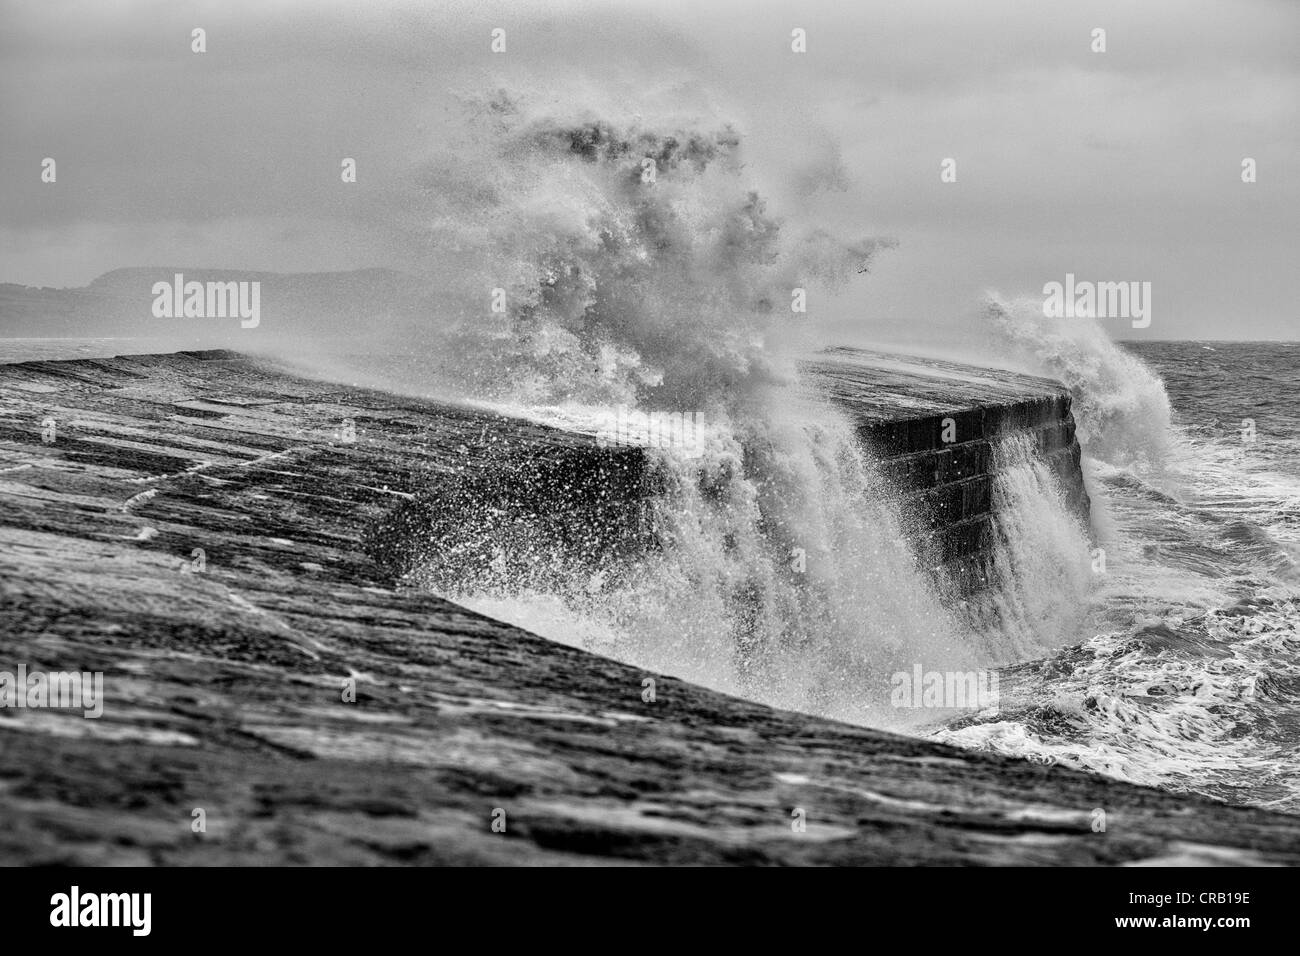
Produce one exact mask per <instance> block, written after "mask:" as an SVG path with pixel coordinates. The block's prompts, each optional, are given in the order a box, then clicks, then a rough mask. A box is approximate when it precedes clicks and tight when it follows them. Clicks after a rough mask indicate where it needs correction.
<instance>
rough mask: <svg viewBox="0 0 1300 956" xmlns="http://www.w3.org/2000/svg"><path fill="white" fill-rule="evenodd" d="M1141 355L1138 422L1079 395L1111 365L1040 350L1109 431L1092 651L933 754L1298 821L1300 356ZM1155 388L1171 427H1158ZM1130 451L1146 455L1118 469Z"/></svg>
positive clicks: (1009, 694)
mask: <svg viewBox="0 0 1300 956" xmlns="http://www.w3.org/2000/svg"><path fill="white" fill-rule="evenodd" d="M1123 348H1124V350H1125V351H1126V352H1127V353H1129V355H1131V356H1135V357H1137V358H1138V359H1140V360H1141V362H1142V363H1144V364H1145V366H1146V368H1147V369H1149V370H1150V374H1147V375H1142V374H1138V373H1140V372H1141V368H1140V367H1138V368H1137V370H1136V371H1135V372H1133V373H1132V374H1130V375H1128V376H1124V377H1121V378H1122V381H1121V380H1114V381H1106V387H1105V392H1106V396H1107V397H1108V398H1109V399H1113V400H1114V403H1118V404H1119V405H1121V406H1123V405H1125V403H1127V407H1124V408H1123V410H1122V412H1123V413H1122V414H1111V412H1113V411H1114V407H1111V408H1109V409H1107V410H1104V413H1103V411H1102V410H1098V409H1097V408H1095V407H1093V406H1095V405H1096V404H1097V399H1098V396H1096V395H1092V396H1089V395H1087V394H1083V395H1079V394H1078V393H1080V392H1086V391H1087V389H1089V388H1092V389H1094V390H1096V389H1098V388H1099V387H1100V386H1101V384H1102V381H1103V380H1104V379H1105V378H1106V377H1105V376H1104V375H1099V374H1098V368H1097V363H1092V362H1080V361H1079V359H1080V357H1081V355H1082V354H1083V353H1082V352H1075V353H1074V354H1071V355H1068V356H1066V355H1064V354H1062V352H1061V351H1059V350H1058V351H1056V352H1054V353H1053V351H1052V350H1051V349H1047V350H1044V349H1039V354H1040V357H1041V358H1043V359H1044V360H1045V365H1046V366H1047V367H1048V368H1049V369H1051V370H1053V371H1056V372H1057V373H1061V374H1062V375H1063V377H1066V378H1070V377H1071V376H1072V373H1071V371H1070V370H1071V369H1073V370H1074V371H1075V372H1076V373H1077V375H1076V376H1075V377H1076V380H1075V381H1074V383H1073V385H1074V387H1075V388H1076V410H1077V411H1078V412H1079V414H1080V419H1081V421H1080V425H1081V430H1084V431H1087V430H1088V426H1091V427H1092V430H1093V434H1092V435H1091V438H1092V441H1091V442H1089V441H1088V440H1087V439H1085V446H1084V447H1085V467H1086V470H1087V474H1088V477H1089V479H1090V483H1091V486H1092V498H1093V509H1094V525H1095V526H1096V528H1097V539H1098V542H1099V543H1100V544H1101V545H1102V547H1103V550H1104V552H1105V555H1104V557H1105V562H1104V568H1103V569H1101V570H1100V571H1099V572H1098V573H1096V574H1095V587H1094V588H1093V589H1092V590H1091V592H1090V595H1089V598H1088V602H1089V605H1090V607H1089V618H1088V624H1087V625H1086V630H1089V631H1092V632H1093V633H1092V636H1091V637H1088V638H1087V639H1086V640H1084V641H1083V642H1082V643H1080V644H1078V645H1075V646H1071V647H1069V648H1067V649H1064V650H1062V651H1060V652H1058V653H1056V654H1053V655H1049V656H1047V657H1045V658H1043V659H1041V660H1038V661H1035V662H1032V663H1027V664H1021V665H1017V666H1013V667H1010V668H1006V669H1004V670H1003V671H1002V673H1001V677H1002V681H1003V685H1002V686H1003V703H1004V706H1002V707H1001V708H1000V709H999V710H998V712H997V713H991V714H983V715H980V716H978V717H974V718H965V719H959V720H957V721H953V722H951V723H950V724H949V725H948V726H947V727H946V728H944V729H942V730H940V731H938V732H937V733H936V734H935V736H936V737H938V738H939V739H942V740H945V741H948V742H951V743H954V744H958V745H961V746H966V747H973V748H979V749H989V750H993V751H997V752H1000V753H1006V754H1015V755H1022V756H1026V757H1028V758H1030V759H1034V760H1038V761H1041V762H1044V763H1060V764H1064V765H1068V766H1073V767H1077V768H1081V769H1085V770H1091V771H1095V772H1099V773H1103V774H1107V775H1110V776H1114V777H1118V778H1121V779H1124V780H1128V781H1133V782H1137V783H1143V784H1149V785H1153V786H1158V787H1162V788H1166V789H1170V790H1176V791H1194V792H1197V793H1201V794H1206V795H1209V796H1213V797H1217V798H1221V799H1223V800H1227V801H1230V802H1234V803H1244V804H1252V805H1257V806H1262V807H1269V808H1272V809H1279V810H1286V811H1291V812H1295V811H1297V810H1300V600H1298V599H1300V588H1298V585H1300V573H1298V572H1297V560H1298V559H1300V422H1298V421H1297V418H1296V415H1295V408H1296V407H1297V402H1300V384H1297V372H1298V371H1300V347H1297V346H1295V345H1292V344H1288V343H1221V342H1205V343H1199V342H1152V343H1141V344H1127V345H1124V346H1123ZM1049 353H1050V354H1049ZM1101 364H1102V365H1104V364H1106V363H1104V362H1103V363H1101ZM1110 364H1111V365H1113V364H1114V363H1113V362H1112V363H1110ZM1080 369H1083V370H1080ZM1152 386H1157V387H1159V388H1160V389H1161V391H1162V392H1163V394H1165V395H1167V397H1168V408H1169V410H1170V414H1169V420H1168V422H1163V421H1156V422H1155V423H1154V426H1153V425H1152V422H1151V421H1150V420H1149V419H1151V418H1152V417H1155V418H1157V419H1158V418H1160V417H1161V416H1160V408H1159V404H1160V403H1159V402H1158V401H1156V400H1154V399H1153V398H1151V397H1150V396H1151V395H1154V394H1155V393H1154V392H1152V391H1151V389H1152ZM1144 390H1145V391H1147V392H1149V393H1150V394H1149V395H1148V397H1147V398H1146V399H1143V398H1142V397H1141V393H1142V392H1143V391H1144ZM1080 398H1082V401H1080ZM1090 418H1091V419H1092V420H1091V421H1090V420H1089V419H1090ZM1126 430H1127V435H1126V436H1121V433H1122V432H1125V431H1126ZM1121 437H1125V438H1127V439H1128V440H1129V441H1128V444H1129V446H1130V447H1128V448H1126V449H1124V450H1123V451H1122V452H1117V450H1116V449H1117V447H1119V446H1123V445H1124V444H1125V441H1122V440H1120V439H1121ZM1090 446H1091V448H1090ZM1144 450H1145V451H1147V452H1149V454H1143V453H1142V452H1143V451H1144ZM1090 452H1091V453H1090Z"/></svg>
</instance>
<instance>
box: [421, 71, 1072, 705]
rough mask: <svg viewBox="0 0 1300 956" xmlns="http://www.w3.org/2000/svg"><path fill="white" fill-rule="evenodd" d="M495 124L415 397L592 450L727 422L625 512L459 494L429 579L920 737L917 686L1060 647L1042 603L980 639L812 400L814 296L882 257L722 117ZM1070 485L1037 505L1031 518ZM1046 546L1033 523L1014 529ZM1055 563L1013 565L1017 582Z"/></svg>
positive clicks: (482, 148)
mask: <svg viewBox="0 0 1300 956" xmlns="http://www.w3.org/2000/svg"><path fill="white" fill-rule="evenodd" d="M479 119H480V120H481V122H480V123H478V124H477V126H476V127H473V128H471V131H470V133H468V134H467V136H469V137H470V138H471V141H470V142H467V143H462V144H459V145H458V146H457V147H456V148H454V149H449V150H446V151H444V152H443V153H442V154H440V155H439V156H438V157H436V158H434V159H431V160H430V163H429V168H428V170H427V178H428V180H429V181H430V182H437V183H438V184H439V188H438V189H437V190H432V191H431V192H430V194H429V196H428V197H427V199H428V206H427V208H426V209H425V214H426V215H427V216H428V221H429V224H430V225H429V229H430V237H431V238H432V239H433V240H435V241H434V242H432V243H431V263H432V267H433V268H435V269H436V270H437V273H438V275H439V277H440V281H442V282H443V285H444V286H445V290H444V298H445V300H446V301H447V302H448V303H451V304H452V307H449V308H444V309H443V311H442V313H440V314H439V315H438V316H434V317H432V318H433V321H431V323H430V327H429V329H427V330H424V331H423V333H422V334H423V335H424V337H425V340H426V341H427V343H428V358H429V361H428V362H427V363H425V367H423V368H421V369H420V373H419V381H420V382H422V383H427V384H428V387H429V388H430V390H437V391H441V392H442V393H446V394H452V395H455V396H457V397H459V398H462V399H474V400H478V401H480V402H482V401H488V402H491V403H492V404H493V405H494V406H495V407H497V408H500V409H502V410H508V411H511V412H512V413H518V412H519V411H520V410H527V411H528V413H529V414H530V416H531V417H541V418H543V419H544V418H546V416H547V415H548V414H554V415H556V416H557V417H560V418H563V419H564V420H565V423H566V424H567V425H568V426H569V427H572V428H576V429H577V430H580V431H587V432H588V433H589V434H592V435H594V436H599V435H600V434H601V433H602V427H603V426H602V424H601V423H602V422H608V420H609V417H610V415H611V414H618V413H619V412H620V410H622V411H621V414H623V416H624V418H630V417H631V416H641V415H644V416H646V419H647V421H648V420H650V416H652V415H658V416H668V417H669V418H670V419H671V418H672V417H673V416H679V415H680V416H681V417H682V419H683V421H684V420H685V419H686V417H687V416H689V417H690V418H691V420H692V421H704V422H707V423H708V424H709V428H708V429H707V435H706V436H705V437H704V439H703V440H702V441H701V442H699V443H696V442H694V441H693V442H692V443H691V446H692V447H691V448H690V449H689V451H690V454H684V453H682V452H683V451H685V450H686V449H682V448H674V447H672V445H673V443H672V442H668V443H662V442H653V443H652V442H649V441H647V442H646V445H647V447H646V448H644V456H645V460H646V461H647V462H649V474H650V475H651V478H650V479H649V480H648V485H649V486H653V488H654V491H653V493H652V494H650V495H649V496H648V500H647V502H646V504H645V508H644V509H642V510H639V511H637V513H636V516H635V517H632V512H631V511H630V510H628V511H625V512H623V513H625V514H626V515H627V516H628V517H626V519H624V518H622V517H620V516H619V515H620V511H619V510H618V508H612V509H602V508H599V507H597V508H593V507H592V506H591V502H592V501H593V500H595V499H598V498H599V499H601V500H602V501H603V500H605V497H606V496H603V495H602V494H601V492H600V491H599V489H597V488H595V487H587V486H585V485H582V479H579V478H577V477H576V476H575V477H574V478H573V479H572V481H573V482H576V483H577V484H578V485H579V486H578V487H567V486H566V482H568V481H570V479H565V478H563V477H562V476H561V475H560V473H559V472H557V473H556V474H554V475H550V474H548V475H546V476H545V477H544V480H545V481H546V483H547V485H548V487H551V488H555V489H559V490H560V491H562V492H564V493H563V494H561V495H560V497H559V499H558V500H557V499H555V498H548V499H547V503H546V504H545V505H544V506H537V505H533V504H531V503H530V502H529V501H528V500H526V498H521V497H515V498H514V499H512V500H511V501H508V502H503V501H501V500H499V495H500V491H499V490H498V489H496V488H493V487H490V484H485V483H484V482H483V480H480V479H467V480H465V481H463V482H460V483H459V484H457V483H455V482H453V487H452V488H451V490H450V491H449V492H448V493H447V494H445V495H443V496H442V497H441V498H440V499H439V506H440V512H439V513H438V514H437V515H436V516H435V518H434V520H436V521H437V522H438V528H437V529H436V531H435V529H432V528H430V538H431V540H436V546H434V547H431V548H429V549H427V550H426V552H425V559H424V562H423V564H422V565H421V566H417V567H416V568H415V569H414V570H413V571H412V574H411V579H412V580H413V581H415V582H417V583H424V584H425V585H426V586H429V587H432V588H434V589H436V590H438V591H440V592H441V593H444V594H447V595H448V596H450V597H452V598H454V599H456V600H458V601H460V602H461V603H463V604H466V605H468V606H470V607H473V608H477V609H479V610H483V611H486V612H488V613H491V614H493V615H494V616H497V617H501V618H504V619H506V620H510V621H512V622H514V623H518V624H521V625H523V626H525V627H528V628H530V629H532V630H535V631H538V632H541V633H543V634H545V635H547V636H551V637H555V638H556V639H559V640H568V641H570V642H577V643H581V644H583V646H586V647H588V648H589V649H592V650H596V651H599V652H602V653H606V654H609V655H611V656H615V657H618V658H620V659H623V660H626V661H629V662H632V663H635V664H639V665H641V666H644V667H647V668H649V669H652V670H656V671H661V672H666V673H671V674H675V675H678V676H682V677H685V678H688V679H691V680H694V681H697V682H699V683H703V684H706V685H709V686H712V687H715V688H719V689H722V690H726V691H730V692H733V693H738V694H742V695H745V696H747V697H751V698H754V699H758V700H762V701H765V702H768V703H772V704H775V705H778V706H783V707H790V708H796V709H800V710H805V711H809V712H813V713H818V714H824V715H828V716H832V717H838V718H842V719H847V720H853V721H858V722H863V723H872V724H886V725H895V726H896V725H900V724H905V723H907V722H908V721H910V720H914V719H916V718H915V716H909V715H907V714H902V713H899V712H898V709H897V708H891V707H890V692H891V688H892V685H891V679H892V677H893V675H895V674H897V673H899V672H902V671H907V672H911V671H912V670H913V669H914V668H915V667H916V666H918V665H919V666H921V667H923V669H924V670H925V671H936V672H938V671H942V672H966V671H974V670H977V669H979V668H983V667H987V666H990V665H992V664H995V663H1000V662H1005V661H1007V660H1012V659H1018V658H1019V657H1020V656H1023V655H1024V654H1025V653H1028V652H1031V651H1034V650H1035V649H1037V650H1041V647H1042V645H1043V642H1044V641H1056V640H1060V639H1063V636H1064V634H1065V632H1066V631H1067V628H1066V627H1065V626H1064V625H1063V624H1059V622H1057V624H1054V625H1053V627H1052V628H1049V629H1048V631H1047V632H1043V629H1042V626H1041V625H1042V622H1043V621H1044V620H1046V617H1047V615H1046V611H1047V609H1046V608H1045V607H1043V606H1040V605H1038V604H1035V603H1034V601H1033V600H1031V599H1030V597H1028V596H1026V595H1027V593H1028V591H1029V590H1030V589H1029V588H1028V587H1024V588H1022V589H1021V590H1022V592H1024V593H1022V594H1021V596H1020V597H1018V598H1016V599H1014V600H1010V601H1008V602H1007V603H1006V604H1005V606H1003V607H1001V608H999V610H998V616H997V621H996V628H997V630H996V633H990V634H984V635H980V636H975V635H973V634H972V632H971V628H970V625H969V622H968V619H967V617H966V613H965V612H964V611H963V610H962V609H961V608H960V607H958V606H955V605H953V604H951V603H945V601H944V600H942V599H941V596H940V593H939V585H940V582H939V581H938V580H937V579H936V578H935V577H934V576H932V573H931V571H930V569H928V568H926V567H924V566H923V563H922V559H921V556H920V555H918V554H917V553H916V546H915V542H916V540H917V539H918V537H919V536H918V534H917V529H915V528H912V527H910V526H909V518H908V516H907V515H906V514H905V512H904V511H903V510H902V509H901V508H900V506H899V504H898V502H897V501H896V497H897V489H894V488H891V487H889V486H888V485H887V484H886V483H885V482H883V481H881V480H880V479H879V477H878V476H877V475H876V472H875V468H874V465H873V462H872V461H871V459H870V455H869V453H868V452H867V451H866V450H865V449H864V448H863V447H862V445H861V443H860V442H859V440H858V438H857V436H856V435H855V433H854V430H853V428H852V426H851V425H850V424H849V422H848V421H847V420H845V418H844V416H843V414H842V413H841V412H839V411H837V410H835V409H834V408H832V407H831V406H829V405H828V404H827V403H825V402H823V401H818V400H816V399H814V398H812V397H811V396H809V395H807V394H805V393H804V392H803V390H802V385H801V383H800V382H799V381H798V378H797V375H796V373H795V367H796V363H795V359H796V357H797V356H798V355H800V354H801V353H802V352H804V351H805V350H806V348H807V347H808V345H809V344H810V336H811V335H812V334H813V328H812V327H811V326H809V325H808V324H807V322H808V317H807V316H806V315H805V314H801V313H797V312H796V311H795V310H792V309H791V302H792V301H798V300H799V294H800V293H803V292H805V291H806V287H809V286H814V285H815V286H817V287H819V288H833V287H835V286H836V285H838V284H841V283H843V282H844V281H847V280H848V279H849V278H851V277H854V276H856V275H857V274H859V273H861V272H864V271H866V269H867V267H868V265H869V264H870V262H871V260H872V258H873V256H874V255H875V254H876V252H877V251H879V249H880V248H882V247H884V246H886V245H888V243H887V242H885V241H883V240H879V239H859V240H852V241H840V240H837V239H835V238H834V237H832V236H830V235H828V234H827V233H826V232H824V231H822V230H820V229H815V228H814V229H803V230H801V229H797V228H795V227H794V226H793V225H792V224H791V223H790V222H788V221H786V220H783V219H782V218H780V217H779V216H777V215H776V214H775V213H774V212H773V211H771V210H769V209H768V207H767V204H766V202H765V201H764V200H763V198H762V197H761V196H760V195H759V194H758V193H757V192H756V191H755V189H754V188H753V186H752V184H751V183H749V182H748V181H747V178H746V173H745V168H744V164H743V162H742V159H741V146H742V138H741V137H740V135H739V134H738V133H737V132H736V131H735V130H734V129H732V128H730V127H729V126H727V125H726V124H718V125H699V124H696V125H691V124H683V125H680V126H672V125H661V126H657V127H650V126H647V125H646V124H644V123H641V122H640V121H624V122H617V121H614V120H610V119H607V118H602V117H596V116H589V115H588V116H578V117H572V116H571V117H567V118H555V117H549V116H546V115H544V114H540V113H537V112H536V111H533V110H531V109H530V108H529V107H528V106H527V105H525V104H523V103H521V101H519V100H518V99H515V98H512V97H509V96H504V95H502V96H496V97H493V98H491V99H490V100H489V101H487V102H486V103H485V104H484V106H483V112H482V114H481V116H480V117H479ZM647 157H650V158H652V159H653V160H654V168H655V176H654V177H653V178H652V179H651V180H647V179H646V178H645V176H644V175H643V172H644V164H643V161H644V160H645V159H646V158H647ZM803 300H804V301H805V302H806V300H807V296H806V295H805V296H803ZM545 409H551V410H552V411H551V412H546V411H544V410H545ZM584 418H587V419H588V420H589V421H588V423H587V426H584V424H583V419H584ZM638 420H639V419H638ZM639 431H640V430H639V429H625V430H624V431H623V432H622V433H620V441H619V442H616V443H613V444H615V445H617V446H619V447H620V448H621V447H623V446H625V444H626V441H627V440H628V439H630V438H633V437H634V436H635V435H636V434H637V433H638V432H639ZM646 432H647V434H648V433H649V430H648V429H647V430H646ZM607 438H608V436H606V441H605V442H604V444H606V445H609V444H611V443H610V442H608V440H607ZM665 444H666V445H667V446H668V447H663V445H665ZM616 450H617V449H616ZM525 484H527V482H526V483H525ZM1057 493H1058V492H1057V490H1056V489H1054V488H1052V487H1050V486H1049V485H1045V484H1041V483H1040V484H1036V485H1032V486H1031V485H1026V487H1025V488H1023V489H1021V490H1020V493H1019V495H1018V496H1016V497H1015V503H1017V504H1018V506H1020V507H1022V508H1025V509H1031V510H1032V507H1033V504H1032V502H1031V501H1030V500H1029V499H1030V498H1031V497H1032V496H1033V495H1042V496H1051V495H1054V494H1057ZM615 497H618V496H617V495H616V496H615ZM530 509H531V510H530ZM539 510H544V511H545V513H544V514H543V513H538V512H539ZM1034 529H1035V525H1034V522H1033V520H1032V515H1031V516H1030V518H1029V519H1026V520H1025V521H1024V522H1022V523H1021V524H1019V525H1016V526H1014V527H1010V526H1009V527H1008V528H1007V529H1006V533H1007V534H1010V535H1028V534H1031V533H1032V532H1033V531H1034ZM449 531H450V532H451V536H450V538H449V537H447V534H448V532H449ZM605 539H618V540H620V546H619V547H617V548H610V547H607V546H606V544H605V543H603V542H604V541H605ZM1076 544H1077V542H1076V541H1074V540H1073V539H1072V538H1069V537H1068V535H1065V534H1064V533H1062V535H1058V536H1056V537H1051V536H1049V538H1048V539H1043V538H1042V537H1039V538H1036V539H1034V548H1036V547H1041V546H1045V545H1046V546H1051V547H1053V548H1060V549H1064V550H1065V551H1069V550H1070V549H1073V548H1075V547H1076ZM1034 548H1029V549H1028V550H1034ZM1085 556H1086V555H1085ZM1040 557H1041V556H1040V555H1039V554H1037V553H1034V554H1032V555H1031V554H1029V553H1028V551H1027V550H1026V549H1024V548H1022V549H1019V550H1016V551H1014V552H1009V556H1008V557H1007V559H1006V560H1005V561H1004V562H1003V563H1002V565H1000V566H999V567H1000V573H1002V574H1005V575H1009V576H1012V577H1014V576H1016V575H1019V574H1022V573H1024V570H1025V567H1027V566H1028V565H1030V564H1033V563H1034V562H1038V561H1039V560H1040ZM1030 559H1032V560H1030ZM1072 559H1073V554H1072V553H1071V554H1069V555H1068V556H1067V555H1064V554H1062V555H1061V556H1059V557H1058V556H1056V555H1054V556H1053V560H1054V561H1056V562H1057V564H1058V565H1060V566H1062V567H1063V566H1064V564H1065V563H1068V561H1070V560H1072ZM1058 624H1059V626H1058ZM935 716H936V715H933V714H927V715H926V719H934V717H935Z"/></svg>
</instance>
